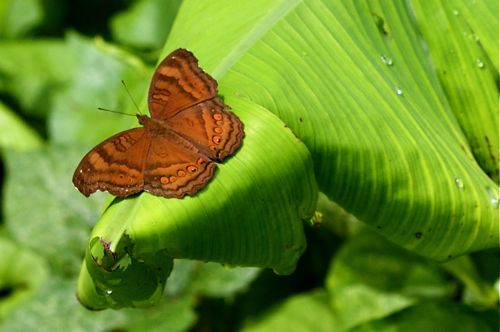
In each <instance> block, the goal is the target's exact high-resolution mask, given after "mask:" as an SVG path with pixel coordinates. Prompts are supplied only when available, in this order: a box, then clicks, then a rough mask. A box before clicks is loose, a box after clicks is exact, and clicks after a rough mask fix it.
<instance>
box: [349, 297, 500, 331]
mask: <svg viewBox="0 0 500 332" xmlns="http://www.w3.org/2000/svg"><path fill="white" fill-rule="evenodd" d="M495 318H496V317H495ZM493 325H494V324H488V322H487V321H485V320H484V319H482V318H481V317H478V315H477V314H476V313H475V312H473V311H471V310H470V309H469V308H467V307H465V306H463V305H457V304H456V303H451V302H436V303H432V302H431V303H425V304H421V305H418V306H415V307H412V308H409V309H407V310H405V311H403V312H401V313H398V314H395V315H393V316H390V317H388V318H385V319H382V320H379V321H374V322H370V323H368V324H365V325H363V326H360V327H358V328H354V329H351V330H350V331H353V332H365V331H377V332H385V331H387V332H390V331H395V330H396V331H416V332H418V331H422V332H424V331H443V332H444V331H461V332H462V331H463V332H476V331H491V332H493V331H498V326H496V327H495V326H493Z"/></svg>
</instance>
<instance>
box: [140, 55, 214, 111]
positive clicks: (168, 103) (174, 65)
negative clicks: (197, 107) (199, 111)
mask: <svg viewBox="0 0 500 332" xmlns="http://www.w3.org/2000/svg"><path fill="white" fill-rule="evenodd" d="M216 94H217V82H216V81H215V80H214V79H213V78H212V77H211V76H210V75H208V74H207V73H205V72H204V71H203V70H202V69H201V68H200V67H199V66H198V60H197V59H196V58H195V57H194V55H193V53H191V52H189V51H188V50H185V49H177V50H175V51H174V52H172V53H171V54H170V55H168V56H167V57H166V58H165V59H164V60H163V61H162V62H161V63H160V64H159V65H158V67H157V68H156V71H155V73H154V75H153V78H152V80H151V85H150V87H149V94H148V106H149V112H150V113H151V117H152V118H153V119H159V120H161V119H168V118H170V117H172V116H174V115H175V114H177V113H178V112H179V111H181V110H183V109H185V108H187V107H189V106H191V105H194V104H197V103H199V102H202V101H204V100H207V99H211V98H213V97H215V95H216Z"/></svg>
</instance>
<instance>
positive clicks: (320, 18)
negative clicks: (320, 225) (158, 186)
mask: <svg viewBox="0 0 500 332" xmlns="http://www.w3.org/2000/svg"><path fill="white" fill-rule="evenodd" d="M444 3H448V2H447V1H445V0H442V1H438V2H437V4H436V3H434V4H431V3H430V2H429V1H423V0H422V1H412V2H404V1H384V0H379V1H376V0H370V1H368V0H366V1H361V0H360V1H351V0H343V1H342V0H338V1H331V0H324V1H321V0H314V1H313V0H311V1H305V0H304V1H299V0H296V1H288V0H275V1H267V0H266V1H263V0H260V1H237V2H229V1H210V2H208V1H207V2H199V1H185V2H183V4H182V6H181V8H180V11H179V13H178V15H177V18H176V21H175V22H174V25H173V30H172V31H171V33H170V35H169V38H168V40H167V43H166V45H165V47H164V49H163V55H166V54H168V53H169V52H170V51H172V50H173V49H175V48H177V47H186V48H189V49H190V50H192V51H194V53H195V54H196V55H197V57H198V58H199V59H200V64H201V65H202V67H203V68H204V69H205V70H206V71H208V72H209V73H211V74H213V75H214V76H215V77H216V78H217V79H218V81H219V90H220V91H219V92H220V94H221V95H222V96H224V98H225V100H226V101H227V103H228V104H229V105H231V106H232V108H233V111H234V112H235V113H236V114H237V115H238V116H240V118H241V119H242V121H243V122H244V124H245V131H246V137H245V140H244V144H243V147H242V148H241V150H240V151H238V152H237V153H236V155H235V156H234V157H233V158H231V159H230V160H229V161H227V162H225V163H224V164H222V165H220V166H219V170H218V172H217V174H216V176H215V178H214V180H213V181H212V182H211V183H210V184H209V185H208V186H207V188H206V189H204V190H203V191H202V192H201V193H200V194H199V195H196V196H195V197H193V198H185V199H183V200H165V199H161V198H157V197H153V196H151V195H149V194H142V195H141V196H139V197H137V198H133V199H126V200H115V201H114V202H113V203H112V204H111V206H110V207H109V208H108V209H107V210H106V211H105V213H104V214H103V216H102V218H101V219H100V221H99V223H98V225H97V226H96V228H95V229H94V231H93V233H92V235H91V240H90V241H89V249H88V251H87V259H86V263H85V264H84V266H83V268H82V273H81V275H80V287H79V296H80V299H81V300H82V302H83V303H85V304H86V305H89V306H91V307H94V308H102V307H106V306H114V307H119V306H121V305H141V304H143V303H149V301H151V299H153V300H154V299H155V298H157V297H158V294H160V293H161V292H159V290H161V288H162V287H163V285H164V281H163V279H162V278H164V277H165V275H168V271H169V270H170V268H171V261H170V260H169V259H166V258H165V257H185V258H193V259H201V260H210V261H217V262H221V263H230V264H235V265H256V266H264V267H271V268H273V269H275V271H277V272H279V273H289V272H291V271H292V270H293V267H294V265H295V263H296V261H297V259H298V257H299V255H300V253H301V251H302V250H303V248H304V238H303V235H302V232H301V227H302V226H301V220H302V219H306V218H308V217H310V216H311V214H312V211H313V208H314V204H315V202H316V197H317V190H316V182H317V184H318V186H319V188H320V190H321V191H323V192H324V193H325V194H326V195H327V196H328V197H329V198H330V199H331V200H333V201H335V202H336V203H338V204H340V205H341V206H342V207H343V208H345V209H346V210H347V211H349V212H350V213H352V214H354V215H355V216H356V217H357V218H359V219H360V220H362V221H363V222H365V223H366V224H368V225H370V226H372V227H373V228H374V229H375V230H377V231H378V232H379V233H380V234H382V235H383V236H385V237H386V238H388V239H390V240H391V241H393V242H395V243H396V244H398V245H400V246H403V247H405V248H407V249H410V250H413V251H415V252H417V253H419V254H421V255H423V256H427V257H429V258H433V259H436V260H446V259H449V258H452V257H456V256H458V255H462V254H464V253H468V252H472V251H476V250H480V249H483V248H489V247H494V246H496V245H497V244H498V234H499V224H498V185H497V183H496V182H495V180H497V179H498V177H497V172H498V135H497V132H496V131H495V130H494V128H493V127H494V125H493V126H492V123H493V124H495V123H498V113H497V108H496V106H497V105H496V103H495V101H496V100H498V91H497V86H496V84H495V82H497V77H498V74H497V72H498V65H497V64H496V59H497V57H494V56H495V54H497V53H495V49H496V48H495V47H492V46H491V45H483V44H491V43H495V42H496V40H497V39H495V38H492V37H491V36H490V33H489V31H490V30H491V29H497V26H498V21H496V19H495V17H494V16H491V15H489V16H488V15H485V16H484V17H485V20H483V21H481V22H479V23H478V22H477V20H472V15H471V14H468V13H469V12H470V13H472V12H474V13H475V14H474V15H481V13H485V14H486V12H487V11H489V10H490V9H489V7H488V5H482V4H477V3H479V2H477V3H470V2H468V1H465V0H463V1H459V0H456V1H453V3H454V4H456V6H457V8H459V9H455V8H454V7H453V6H452V5H450V4H446V5H444ZM488 3H489V4H490V3H493V1H489V2H488ZM495 6H496V7H497V8H496V12H498V4H496V5H495V4H493V5H492V6H491V7H495ZM455 10H460V13H462V16H461V19H462V20H463V21H461V22H460V24H462V25H467V27H468V28H469V29H470V31H472V33H475V34H477V36H481V37H480V38H483V39H481V41H482V42H481V43H460V42H458V43H455V45H459V46H456V48H454V54H457V56H456V57H454V58H453V62H449V59H448V58H447V56H446V55H445V52H443V49H442V48H443V47H447V46H446V45H443V44H442V43H440V42H439V38H441V37H439V38H438V37H436V36H443V35H445V34H449V35H450V36H453V38H455V39H454V40H458V41H459V40H460V39H461V38H462V37H460V36H459V35H460V34H462V31H461V30H460V29H458V28H456V26H457V24H458V23H456V22H455V23H453V22H452V21H449V22H447V21H445V22H443V21H442V20H441V19H440V17H447V18H453V17H455V16H456V15H455V13H456V12H455ZM429 13H435V14H436V15H429ZM413 15H415V16H416V18H417V19H416V20H414V16H413ZM440 15H441V16H440ZM436 21H438V22H439V23H440V24H435V22H436ZM417 24H418V25H417ZM496 31H498V29H497V30H496ZM483 36H484V37H483ZM424 45H426V47H428V48H429V51H430V54H428V53H427V52H426V47H425V46H424ZM483 47H484V49H483ZM469 53H471V54H476V53H480V54H481V58H480V60H481V63H480V64H479V65H478V63H477V62H475V60H476V59H475V58H474V57H472V59H473V60H474V61H473V62H472V65H471V62H470V59H471V58H470V57H465V56H464V54H469ZM450 63H451V64H450ZM453 64H455V65H453ZM457 64H458V65H460V66H458V65H457ZM439 68H446V69H444V70H446V73H450V74H443V71H440V72H437V71H436V69H439ZM458 71H460V72H458ZM476 72H477V73H476ZM483 72H484V73H486V74H483ZM463 73H465V74H467V80H459V79H457V77H459V76H460V75H462V74H463ZM446 75H449V76H450V77H453V78H454V79H453V80H447V79H446V78H444V76H446ZM464 91H465V93H464ZM473 97H474V98H473ZM464 99H465V100H466V102H461V101H462V100H464ZM143 105H144V103H143ZM271 113H274V115H276V116H277V117H275V116H273V115H271ZM464 113H466V114H469V115H467V116H464V115H462V114H464ZM471 114H472V115H473V116H472V115H471ZM281 121H282V122H281ZM290 129H291V131H292V132H293V134H295V136H296V137H295V136H294V135H293V134H292V133H291V132H290ZM484 137H486V138H487V139H483V138H484ZM299 140H300V141H302V142H303V143H304V144H305V146H304V145H302V143H300V141H299ZM485 144H489V145H488V146H487V147H485ZM305 147H307V149H306V148H305ZM311 157H312V164H311ZM311 165H314V166H313V167H311ZM488 175H489V176H488ZM97 239H99V241H98V240H97ZM157 255H159V256H161V257H163V260H161V259H158V256H157ZM140 266H142V267H143V269H142V270H141V268H140ZM96 267H97V268H104V270H105V271H106V272H107V273H104V274H103V273H99V272H95V271H96ZM93 271H94V272H93ZM148 271H149V272H148ZM155 271H156V272H155ZM127 272H130V273H127ZM89 273H90V274H89ZM92 278H94V279H92ZM106 278H108V279H106ZM110 280H111V281H110ZM144 284H148V285H152V286H151V287H149V286H148V287H146V288H147V289H148V292H147V294H146V295H145V294H144V293H142V294H140V296H139V295H137V293H136V292H134V291H133V289H134V287H135V288H138V287H142V286H143V285H144ZM154 285H156V287H155V286H154ZM96 286H97V289H98V291H97V292H96V288H95V287H96ZM124 289H129V290H130V292H129V293H128V294H127V293H126V292H124V291H123V290H124ZM116 290H118V291H116ZM115 294H116V296H115ZM148 296H149V297H148Z"/></svg>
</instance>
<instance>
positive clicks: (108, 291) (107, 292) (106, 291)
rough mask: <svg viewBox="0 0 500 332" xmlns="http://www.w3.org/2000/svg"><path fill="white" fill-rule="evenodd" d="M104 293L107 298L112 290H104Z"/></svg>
mask: <svg viewBox="0 0 500 332" xmlns="http://www.w3.org/2000/svg"><path fill="white" fill-rule="evenodd" d="M104 293H105V294H106V295H107V296H109V295H111V294H113V290H112V289H106V290H105V291H104Z"/></svg>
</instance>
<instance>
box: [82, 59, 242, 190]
mask: <svg viewBox="0 0 500 332" xmlns="http://www.w3.org/2000/svg"><path fill="white" fill-rule="evenodd" d="M216 93H217V82H216V81H215V80H214V79H213V78H211V77H210V76H209V75H208V74H206V73H205V72H203V70H201V68H199V67H198V64H197V60H196V58H195V57H194V56H193V54H192V53H191V52H189V51H187V50H183V49H178V50H176V51H174V52H173V53H171V54H170V55H169V56H167V57H166V58H165V60H163V61H162V63H160V65H159V66H158V68H157V69H156V71H155V74H154V75H153V79H152V82H151V86H150V90H149V98H148V105H149V110H150V113H151V117H148V116H146V115H143V114H137V119H138V121H139V123H140V124H141V125H142V127H139V128H133V129H129V130H126V131H123V132H121V133H118V134H116V135H114V136H112V137H111V138H108V139H107V140H105V141H104V142H102V143H100V144H99V145H97V146H96V147H94V148H93V149H92V150H91V151H90V152H89V153H87V155H86V156H85V157H84V158H83V159H82V161H81V162H80V164H79V165H78V167H77V169H76V171H75V173H74V175H73V183H74V185H75V187H76V188H78V190H80V192H81V193H83V194H84V195H85V196H89V195H90V194H92V193H93V192H95V191H97V190H101V191H108V192H110V193H111V194H113V195H115V196H119V197H126V196H129V195H133V194H136V193H138V192H141V191H147V192H150V193H152V194H154V195H157V196H163V197H177V198H181V197H183V196H184V195H193V194H195V193H196V192H198V191H199V190H200V189H201V188H203V187H204V186H205V185H206V183H207V182H208V181H209V180H210V179H211V178H212V177H213V175H214V171H215V165H216V164H215V162H216V161H222V160H223V159H224V158H225V157H227V156H229V155H232V154H233V153H234V152H235V151H236V150H237V149H238V148H239V146H240V145H241V142H242V139H243V136H244V132H243V124H242V123H241V121H240V120H239V119H238V118H237V117H236V115H234V114H233V113H232V112H230V111H229V107H228V106H227V105H226V104H224V102H222V100H220V99H219V98H218V97H217V96H216Z"/></svg>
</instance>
